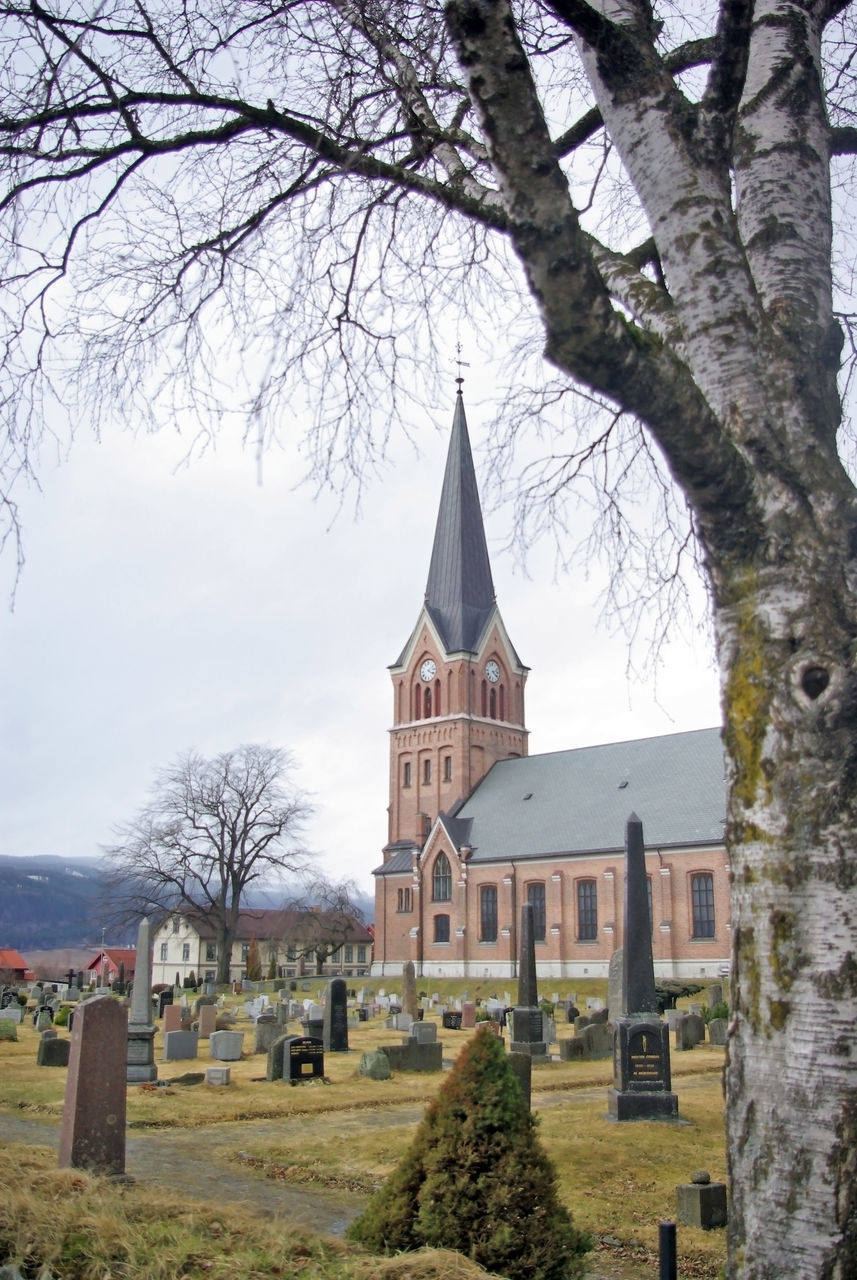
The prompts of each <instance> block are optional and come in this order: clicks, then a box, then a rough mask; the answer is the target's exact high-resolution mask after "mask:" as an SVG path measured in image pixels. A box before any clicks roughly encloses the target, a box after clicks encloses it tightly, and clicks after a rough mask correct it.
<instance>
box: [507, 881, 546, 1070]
mask: <svg viewBox="0 0 857 1280" xmlns="http://www.w3.org/2000/svg"><path fill="white" fill-rule="evenodd" d="M507 1021H508V1017H507ZM509 1025H510V1028H511V1037H512V1038H511V1043H510V1045H509V1048H510V1051H511V1052H512V1053H528V1054H529V1055H530V1057H532V1058H542V1059H547V1058H548V1056H549V1055H548V1045H547V1042H546V1041H545V1038H544V1023H543V1019H542V1011H541V1009H540V1008H539V996H538V984H537V982H536V942H535V927H534V914H533V904H532V903H531V902H525V903H524V905H523V906H522V907H521V953H520V959H519V962H518V1003H517V1004H516V1005H515V1007H514V1008H513V1009H512V1011H511V1022H510V1024H509Z"/></svg>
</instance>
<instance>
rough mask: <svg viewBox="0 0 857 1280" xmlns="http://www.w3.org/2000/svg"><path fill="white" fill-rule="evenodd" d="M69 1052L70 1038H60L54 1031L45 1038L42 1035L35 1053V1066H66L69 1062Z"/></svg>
mask: <svg viewBox="0 0 857 1280" xmlns="http://www.w3.org/2000/svg"><path fill="white" fill-rule="evenodd" d="M46 1034H47V1033H46ZM70 1052H71V1041H70V1040H60V1038H59V1037H58V1036H57V1035H56V1033H54V1035H53V1036H51V1037H49V1038H48V1039H47V1040H46V1039H45V1038H44V1036H42V1038H41V1040H40V1041H39V1048H38V1051H37V1053H36V1066H37V1067H67V1066H68V1064H69V1055H70Z"/></svg>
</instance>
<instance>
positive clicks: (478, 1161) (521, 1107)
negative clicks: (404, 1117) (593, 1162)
mask: <svg viewBox="0 0 857 1280" xmlns="http://www.w3.org/2000/svg"><path fill="white" fill-rule="evenodd" d="M536 1124H537V1121H536V1118H535V1117H534V1116H533V1115H531V1113H530V1109H529V1106H528V1105H527V1102H526V1100H525V1098H524V1095H523V1093H522V1092H521V1088H520V1086H519V1084H518V1082H517V1080H516V1078H515V1075H514V1072H513V1071H512V1068H511V1066H510V1065H509V1062H508V1059H507V1057H506V1051H505V1049H504V1047H503V1045H502V1042H501V1041H500V1040H499V1039H498V1038H497V1037H496V1036H494V1035H492V1034H491V1032H490V1031H489V1030H488V1029H487V1028H483V1029H480V1030H478V1031H477V1032H476V1035H475V1036H474V1037H473V1039H472V1040H470V1041H469V1042H468V1043H467V1044H466V1045H465V1046H464V1048H463V1049H462V1051H461V1053H460V1054H459V1056H458V1059H457V1061H456V1063H455V1065H454V1067H453V1069H452V1071H451V1072H450V1073H449V1075H448V1076H447V1077H446V1079H445V1080H444V1082H443V1084H442V1085H441V1087H440V1090H439V1091H438V1095H437V1097H436V1098H435V1099H434V1101H433V1102H431V1103H430V1105H429V1106H428V1108H427V1110H426V1113H425V1116H424V1118H423V1120H422V1122H421V1124H420V1125H419V1127H418V1129H417V1132H416V1134H415V1136H414V1140H413V1143H412V1145H411V1147H410V1148H409V1150H408V1151H407V1152H406V1153H405V1155H404V1156H403V1158H402V1160H401V1162H400V1163H399V1165H398V1167H397V1168H396V1169H395V1170H394V1171H393V1173H392V1174H391V1175H390V1177H389V1178H388V1179H387V1181H386V1182H385V1183H384V1186H383V1187H382V1188H381V1190H380V1191H378V1192H377V1193H376V1194H375V1195H374V1196H373V1197H372V1199H371V1200H370V1201H369V1204H368V1205H367V1207H366V1209H365V1211H364V1212H363V1214H362V1215H361V1216H360V1217H359V1218H357V1219H356V1220H355V1221H354V1222H353V1223H352V1224H351V1226H350V1227H349V1229H348V1233H347V1234H348V1236H349V1238H350V1239H351V1240H354V1241H357V1242H358V1243H360V1244H362V1245H364V1246H365V1247H366V1248H367V1249H369V1250H371V1251H372V1252H373V1253H385V1254H392V1253H399V1252H402V1251H405V1250H412V1249H420V1248H422V1247H423V1246H426V1245H427V1246H429V1247H432V1248H437V1249H440V1248H443V1249H455V1250H457V1251H458V1252H459V1253H462V1254H465V1255H466V1256H467V1257H469V1258H471V1259H472V1260H473V1261H474V1262H478V1263H479V1265H480V1266H482V1267H485V1268H486V1269H487V1270H488V1271H493V1272H494V1273H495V1274H497V1275H502V1276H507V1277H509V1280H575V1278H576V1277H579V1276H582V1275H583V1271H584V1257H583V1255H584V1254H585V1253H586V1252H587V1251H588V1250H589V1249H590V1248H591V1247H592V1246H591V1241H590V1239H589V1237H588V1236H586V1235H585V1234H584V1233H582V1232H580V1231H578V1230H577V1229H576V1228H575V1227H574V1225H573V1223H572V1220H571V1215H570V1214H569V1212H568V1210H567V1209H566V1208H565V1206H564V1205H562V1204H561V1203H560V1201H559V1197H558V1195H557V1190H556V1175H555V1173H554V1169H553V1165H552V1164H551V1161H550V1159H549V1157H548V1155H547V1153H546V1152H545V1150H544V1148H543V1147H542V1145H541V1143H540V1142H539V1140H538V1137H537V1134H536Z"/></svg>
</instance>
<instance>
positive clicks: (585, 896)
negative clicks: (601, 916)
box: [577, 880, 598, 942]
mask: <svg viewBox="0 0 857 1280" xmlns="http://www.w3.org/2000/svg"><path fill="white" fill-rule="evenodd" d="M577 937H578V939H579V941H580V942H594V941H595V940H596V938H597V937H598V887H597V885H596V883H595V881H594V880H578V882H577Z"/></svg>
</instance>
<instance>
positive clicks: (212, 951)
mask: <svg viewBox="0 0 857 1280" xmlns="http://www.w3.org/2000/svg"><path fill="white" fill-rule="evenodd" d="M205 958H206V960H216V959H217V943H216V942H206V944H205Z"/></svg>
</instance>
